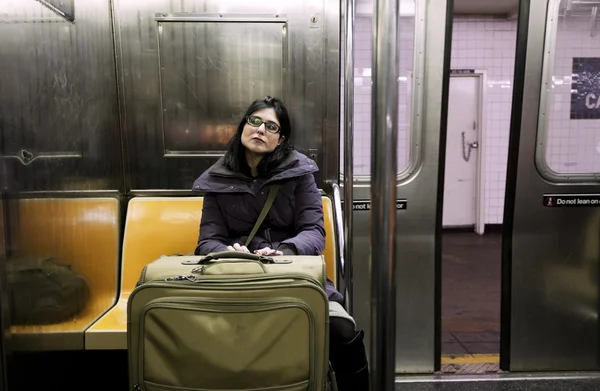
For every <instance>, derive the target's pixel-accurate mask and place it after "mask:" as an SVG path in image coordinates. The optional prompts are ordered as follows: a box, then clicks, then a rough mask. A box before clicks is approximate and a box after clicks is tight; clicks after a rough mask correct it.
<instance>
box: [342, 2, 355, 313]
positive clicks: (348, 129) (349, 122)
mask: <svg viewBox="0 0 600 391" xmlns="http://www.w3.org/2000/svg"><path fill="white" fill-rule="evenodd" d="M354 1H355V0H346V2H345V6H346V11H345V13H344V14H345V15H346V20H345V22H346V23H345V25H346V29H345V31H346V34H345V41H344V42H345V44H346V47H345V51H344V54H345V55H346V64H345V68H344V69H345V70H346V72H345V84H344V86H345V87H346V88H345V90H344V129H345V136H346V137H344V205H345V208H344V243H345V245H344V254H343V256H344V259H345V260H346V262H345V265H344V270H343V272H344V276H343V278H344V281H345V287H346V291H347V293H348V295H347V297H348V299H347V302H346V307H347V310H348V312H349V313H350V315H352V314H353V312H354V289H353V286H354V283H353V278H354V277H353V267H352V266H353V264H352V235H353V233H352V214H353V210H352V206H353V203H352V201H353V199H354V194H353V182H354V172H353V171H352V170H353V163H354V161H353V160H354V127H353V122H354V118H353V117H354ZM342 293H343V292H342ZM348 302H349V304H348Z"/></svg>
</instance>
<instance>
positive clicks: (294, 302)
mask: <svg viewBox="0 0 600 391" xmlns="http://www.w3.org/2000/svg"><path fill="white" fill-rule="evenodd" d="M193 304H204V305H206V304H207V305H209V306H223V305H224V304H225V305H229V306H233V307H244V306H248V305H253V306H266V305H269V304H270V305H276V304H280V306H277V307H276V308H272V309H270V310H281V309H289V308H299V309H301V310H303V311H304V312H305V313H306V315H307V317H308V319H309V324H310V325H311V327H310V331H309V341H310V350H309V360H310V362H311V366H310V373H309V383H308V385H309V388H308V389H309V390H314V389H316V388H315V387H316V385H315V384H314V378H315V376H316V372H317V368H316V367H315V362H316V360H315V354H316V351H317V350H318V349H317V348H316V346H315V343H316V342H315V335H316V330H315V316H314V314H313V312H312V310H311V308H310V307H309V306H307V305H306V304H305V303H304V302H302V301H300V300H298V299H295V298H287V299H285V300H283V299H271V300H260V301H251V300H250V299H249V300H244V301H232V300H231V299H229V300H226V299H205V298H191V297H178V296H175V297H168V298H165V297H162V298H158V299H154V300H151V301H150V302H148V303H147V304H146V305H145V306H144V308H143V309H142V311H141V314H140V319H141V321H140V324H139V325H138V329H139V330H138V334H139V335H143V330H144V326H145V322H146V315H147V313H148V312H149V311H150V310H152V309H154V308H156V307H158V308H162V309H174V310H178V309H179V310H197V306H195V305H193ZM283 304H286V305H283ZM264 311H265V310H264V309H261V308H257V309H255V310H254V311H252V312H264ZM226 312H228V313H236V311H226ZM325 343H326V344H327V345H326V346H328V343H329V341H328V340H327V338H326V340H325ZM143 357H144V344H143V342H142V343H141V344H140V345H139V346H138V376H139V378H138V381H139V384H136V385H135V386H134V387H136V391H141V390H142V387H140V384H144V363H143ZM167 387H171V386H167ZM282 387H283V386H282ZM143 389H145V387H143Z"/></svg>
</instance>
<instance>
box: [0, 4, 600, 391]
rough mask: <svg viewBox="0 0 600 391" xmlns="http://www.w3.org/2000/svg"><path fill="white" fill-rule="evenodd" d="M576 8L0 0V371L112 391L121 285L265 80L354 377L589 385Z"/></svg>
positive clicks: (599, 219)
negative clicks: (305, 172)
mask: <svg viewBox="0 0 600 391" xmlns="http://www.w3.org/2000/svg"><path fill="white" fill-rule="evenodd" d="M599 8H600V1H598V0H395V1H394V0H307V1H300V0H289V1H281V0H263V1H260V2H246V1H241V0H219V1H217V0H177V1H173V0H0V216H1V217H2V218H1V219H0V298H1V300H0V326H1V327H2V330H3V333H2V335H0V391H18V390H30V389H40V388H43V389H57V390H58V389H60V390H71V389H73V390H74V389H81V388H85V389H89V388H91V389H98V390H130V389H132V388H131V387H130V384H129V381H128V373H129V372H128V371H129V362H128V355H127V350H128V339H127V338H128V333H127V322H128V319H127V303H128V298H129V295H130V294H131V293H132V290H133V289H134V288H135V286H136V282H137V281H138V279H139V278H140V272H141V270H142V268H143V267H144V266H145V265H146V264H148V263H150V262H152V261H154V260H156V259H158V258H159V257H161V256H163V255H167V254H176V253H181V254H186V253H191V252H193V251H194V248H195V246H196V244H197V241H198V230H199V223H200V218H201V214H202V207H203V196H202V194H197V193H194V192H192V184H193V183H194V180H195V179H196V178H198V177H199V176H200V175H201V174H202V173H203V172H204V171H206V170H207V169H208V168H209V167H210V166H211V165H213V164H214V163H215V162H216V161H217V160H218V159H219V158H220V157H222V156H223V155H224V152H225V149H226V147H227V144H228V142H229V140H230V139H231V137H232V136H233V135H234V133H235V132H236V127H237V123H238V122H239V120H240V118H242V116H243V113H244V112H245V110H246V108H247V107H248V105H249V104H250V103H251V102H252V101H254V100H255V99H258V98H260V97H263V96H267V95H269V96H274V97H277V98H280V99H281V100H282V101H283V102H284V103H285V105H286V106H287V108H288V110H289V113H290V117H291V123H292V129H293V133H292V136H291V142H292V144H293V145H294V147H295V148H296V149H297V150H298V151H300V152H302V153H304V154H305V155H307V156H309V157H310V158H311V159H312V160H314V162H316V164H317V166H318V168H319V171H318V172H317V173H315V180H316V183H317V186H318V188H319V190H320V191H321V194H322V197H323V210H324V220H325V227H326V231H327V242H326V249H325V252H324V255H325V260H326V263H327V275H328V276H329V277H330V278H331V279H332V280H333V282H334V284H335V286H336V288H337V289H338V291H340V292H342V294H343V295H344V297H345V303H346V304H345V307H346V310H347V311H348V313H349V314H351V315H352V317H353V318H354V320H355V321H356V324H357V327H359V328H360V329H362V330H364V332H365V345H366V350H367V354H368V358H369V363H370V376H371V389H372V390H402V391H404V390H415V391H420V390H423V391H426V390H444V391H451V390H456V391H459V390H460V391H462V390H483V391H486V390H490V391H492V390H513V391H517V390H571V389H577V390H599V389H600V320H599V318H598V314H599V311H600V272H599V269H600V17H599V16H598V10H599ZM467 109H468V110H467ZM459 196H460V197H459ZM350 204H351V205H352V207H351V208H350V207H349V206H348V207H347V205H350ZM40 261H43V262H48V263H49V264H52V265H58V266H55V267H56V268H58V267H60V268H61V269H60V272H61V273H70V275H71V276H76V277H77V281H78V283H77V284H75V285H73V286H71V287H69V289H68V290H67V289H65V288H64V287H61V286H54V287H50V286H48V285H45V281H46V280H45V279H44V275H43V274H42V275H40V274H39V271H36V270H34V269H31V270H29V271H27V268H28V267H29V266H28V265H31V263H32V262H38V263H39V262H40ZM57 270H58V269H57ZM51 296H52V297H51ZM73 299H76V300H75V301H72V302H70V304H69V306H70V308H69V309H66V310H64V311H62V309H61V310H59V309H58V305H57V304H56V302H55V301H53V300H57V301H58V300H63V301H64V300H73ZM61 311H62V312H61ZM33 312H35V314H36V315H35V316H30V315H31V313H33ZM292 353H293V352H290V354H292ZM198 370H199V371H200V370H201V368H200V367H199V368H198ZM139 389H140V390H141V389H148V390H150V391H156V390H161V391H169V390H170V391H173V390H176V388H173V387H171V388H169V387H164V388H152V387H146V386H144V387H143V388H139ZM278 389H279V388H278ZM286 389H289V390H299V389H300V388H286ZM177 390H183V388H177ZM281 390H283V388H281Z"/></svg>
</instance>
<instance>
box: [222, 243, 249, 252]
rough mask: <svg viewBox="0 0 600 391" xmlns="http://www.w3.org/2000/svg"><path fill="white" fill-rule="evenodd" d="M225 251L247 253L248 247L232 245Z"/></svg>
mask: <svg viewBox="0 0 600 391" xmlns="http://www.w3.org/2000/svg"><path fill="white" fill-rule="evenodd" d="M227 251H237V252H240V253H249V252H250V250H248V247H246V246H240V245H239V243H234V244H233V246H227Z"/></svg>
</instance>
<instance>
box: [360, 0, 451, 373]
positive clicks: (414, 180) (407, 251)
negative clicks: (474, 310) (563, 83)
mask: <svg viewBox="0 0 600 391" xmlns="http://www.w3.org/2000/svg"><path fill="white" fill-rule="evenodd" d="M415 8H416V10H417V14H416V15H415V19H414V20H415V32H416V34H418V36H416V37H415V42H420V41H421V40H425V45H424V51H423V52H421V50H419V49H418V48H419V46H418V45H416V48H415V56H418V57H417V58H416V59H415V64H421V65H418V66H417V68H416V69H415V70H414V71H413V74H414V75H416V76H415V77H414V79H413V82H414V83H415V85H417V84H419V83H422V84H423V86H424V91H423V94H422V95H420V99H419V98H415V103H416V104H415V111H414V116H413V122H412V127H413V132H414V131H415V129H416V128H419V127H420V128H421V129H422V132H421V137H420V139H418V140H417V141H416V143H417V144H418V145H419V147H420V148H421V152H420V153H421V158H420V164H419V166H418V167H416V168H415V171H414V175H412V176H411V177H410V178H408V179H404V180H402V181H400V182H399V183H398V184H397V185H398V188H397V191H396V194H397V198H398V199H406V200H407V209H405V210H399V211H397V217H396V219H397V220H396V221H397V223H396V235H397V238H396V249H397V251H396V262H397V264H396V347H395V348H396V373H430V372H433V371H434V369H435V365H436V357H435V340H436V333H440V330H436V317H437V316H439V314H436V299H437V298H436V256H438V255H439V254H437V255H436V246H435V235H436V227H437V226H438V224H441V221H437V220H436V219H437V218H438V216H437V213H438V202H439V199H438V175H439V174H440V170H439V167H440V157H439V154H440V134H441V129H442V127H443V124H444V123H445V118H443V117H442V108H443V104H444V97H443V85H444V80H445V79H444V74H445V72H446V71H447V70H446V69H445V67H444V66H445V61H446V60H447V56H449V50H450V48H449V46H448V45H447V40H446V34H447V27H448V24H447V17H448V12H451V10H452V2H451V1H446V0H426V1H417V2H416V7H415ZM402 23H403V22H402V19H400V27H401V28H402ZM421 32H425V34H424V35H423V36H421ZM421 42H422V41H421ZM400 50H402V48H400ZM418 108H422V109H420V110H419V109H418ZM353 192H354V199H355V200H368V199H370V187H369V184H364V185H357V184H355V187H354V191H353ZM353 219H354V222H353V224H354V229H353V230H354V233H353V234H354V236H353V257H352V259H353V266H354V273H353V275H354V303H353V307H354V316H355V317H356V319H357V323H358V324H359V325H360V327H362V328H364V329H365V331H366V333H367V334H369V335H370V332H371V330H370V319H369V314H370V305H371V303H370V292H371V286H370V269H369V262H370V256H371V255H370V254H369V252H368V250H369V227H370V224H379V222H378V221H371V218H370V213H369V212H368V211H355V212H354V216H353ZM438 283H439V282H438ZM366 340H367V341H368V340H369V338H368V336H367V338H366Z"/></svg>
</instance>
